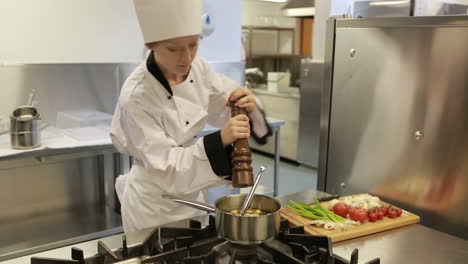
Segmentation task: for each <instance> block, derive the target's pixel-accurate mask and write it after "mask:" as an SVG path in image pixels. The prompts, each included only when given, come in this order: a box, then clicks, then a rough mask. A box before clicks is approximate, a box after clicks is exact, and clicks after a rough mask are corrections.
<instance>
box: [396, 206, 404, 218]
mask: <svg viewBox="0 0 468 264" xmlns="http://www.w3.org/2000/svg"><path fill="white" fill-rule="evenodd" d="M395 211H396V212H397V216H400V215H401V214H402V213H403V211H402V210H401V208H398V207H396V208H395Z"/></svg>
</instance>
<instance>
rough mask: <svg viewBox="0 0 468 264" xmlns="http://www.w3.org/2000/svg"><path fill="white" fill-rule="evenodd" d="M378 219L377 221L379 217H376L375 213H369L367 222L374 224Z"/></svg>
mask: <svg viewBox="0 0 468 264" xmlns="http://www.w3.org/2000/svg"><path fill="white" fill-rule="evenodd" d="M378 219H379V216H378V215H377V213H376V212H371V213H370V214H369V221H371V222H375V221H377V220H378Z"/></svg>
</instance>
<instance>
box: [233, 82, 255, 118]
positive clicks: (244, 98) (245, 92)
mask: <svg viewBox="0 0 468 264" xmlns="http://www.w3.org/2000/svg"><path fill="white" fill-rule="evenodd" d="M239 98H240V99H239ZM237 99H239V101H238V102H236V106H238V107H240V108H245V109H246V110H247V112H248V113H252V112H253V111H254V110H255V108H257V104H256V103H255V97H254V95H253V94H252V92H251V91H250V90H249V89H247V88H244V87H239V88H237V89H235V90H234V91H233V92H232V93H231V95H229V99H228V100H229V101H235V100H237Z"/></svg>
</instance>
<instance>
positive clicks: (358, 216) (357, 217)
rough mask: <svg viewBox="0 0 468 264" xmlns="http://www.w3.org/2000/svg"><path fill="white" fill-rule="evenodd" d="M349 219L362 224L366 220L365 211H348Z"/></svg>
mask: <svg viewBox="0 0 468 264" xmlns="http://www.w3.org/2000/svg"><path fill="white" fill-rule="evenodd" d="M349 217H350V218H351V220H354V221H359V222H361V223H363V222H364V221H366V219H367V211H366V209H363V208H359V209H353V210H350V211H349Z"/></svg>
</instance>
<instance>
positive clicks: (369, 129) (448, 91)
mask: <svg viewBox="0 0 468 264" xmlns="http://www.w3.org/2000/svg"><path fill="white" fill-rule="evenodd" d="M334 41H335V42H334V44H333V42H329V47H330V48H331V47H333V57H330V56H329V57H328V61H329V62H332V64H331V65H330V64H329V65H327V68H328V69H330V68H331V69H332V74H329V75H328V76H327V78H328V82H330V81H331V82H332V86H328V87H325V89H329V93H327V92H325V94H331V97H330V98H328V102H329V103H330V102H331V103H330V108H328V109H327V108H325V112H323V113H322V115H323V119H322V123H323V124H326V125H327V126H328V145H326V143H327V142H326V140H327V139H326V138H323V139H321V140H324V141H325V142H324V144H323V146H324V147H323V146H322V149H321V157H320V158H321V164H320V166H321V169H320V175H319V178H320V180H319V186H321V187H322V188H325V190H326V191H327V192H330V193H338V194H354V193H364V192H371V193H373V194H376V195H379V196H381V197H382V198H384V199H386V200H388V201H392V202H394V203H396V204H397V205H401V206H403V207H404V208H406V209H408V210H410V211H412V212H414V213H416V214H419V215H421V222H422V223H423V224H425V225H428V226H431V227H434V228H437V229H439V230H441V231H444V232H449V233H451V234H454V235H456V236H461V237H463V238H465V239H466V238H467V236H468V211H467V210H466V200H467V198H468V188H467V186H468V137H467V135H468V119H467V117H468V74H467V73H468V49H467V47H468V17H427V18H394V19H361V20H337V21H336V28H335V39H334ZM330 58H333V60H330ZM324 105H326V104H324ZM327 114H329V119H328V118H327ZM327 119H328V120H327ZM322 127H326V126H322ZM322 143H323V142H322ZM327 149H328V152H327V151H326V150H327Z"/></svg>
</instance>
